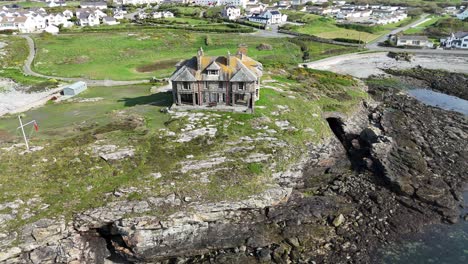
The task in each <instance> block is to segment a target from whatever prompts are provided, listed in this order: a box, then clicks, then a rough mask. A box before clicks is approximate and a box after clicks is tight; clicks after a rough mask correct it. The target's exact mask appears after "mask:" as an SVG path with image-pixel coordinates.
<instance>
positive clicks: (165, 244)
mask: <svg viewBox="0 0 468 264" xmlns="http://www.w3.org/2000/svg"><path fill="white" fill-rule="evenodd" d="M370 93H371V94H373V95H375V98H379V99H381V100H382V101H381V102H380V103H374V102H366V103H364V104H363V105H362V107H361V108H360V109H359V111H357V112H355V113H354V115H352V116H350V117H347V116H343V115H341V114H339V113H326V114H325V115H324V118H325V119H327V121H328V123H329V125H330V127H331V129H332V131H333V132H334V134H335V136H336V137H333V138H330V139H329V140H327V141H325V142H323V144H321V145H314V146H309V153H308V154H307V155H305V156H304V157H302V158H301V159H300V162H298V163H297V164H295V165H294V166H291V167H289V168H288V169H285V170H284V171H283V172H281V173H276V174H275V175H273V178H274V179H275V181H276V183H275V184H274V185H272V187H271V188H268V189H267V190H266V191H264V192H262V193H261V194H258V195H254V196H251V197H249V198H248V199H245V200H240V201H232V202H219V203H200V202H191V201H190V200H184V198H182V197H177V196H176V195H169V196H167V197H152V198H150V199H147V200H142V201H131V202H114V203H110V204H108V205H107V206H104V207H100V208H95V209H92V210H88V211H85V212H83V213H80V214H78V215H76V217H75V218H74V219H73V220H72V221H68V222H67V221H65V220H63V219H48V220H41V221H38V222H35V223H33V224H31V225H28V226H26V227H24V228H23V229H22V231H21V232H19V233H13V234H8V235H5V237H4V238H2V239H1V241H2V242H1V244H0V248H1V252H2V253H0V261H3V262H5V263H63V262H65V263H104V262H109V261H114V262H117V263H125V262H129V263H242V262H244V263H258V262H264V263H271V262H273V263H311V262H313V261H315V262H316V263H347V262H354V263H370V262H372V256H373V252H374V250H375V248H376V247H377V246H379V245H382V244H385V243H387V242H389V241H394V240H396V239H398V237H399V236H400V235H401V234H402V233H407V232H411V231H417V230H418V229H419V228H421V227H422V226H424V225H427V224H430V223H437V222H441V221H444V222H455V221H457V220H458V211H457V206H458V204H460V201H461V199H462V197H461V195H460V192H461V188H462V185H463V183H465V182H467V181H468V175H467V174H466V171H468V164H467V160H468V159H467V158H468V150H467V149H466V147H465V146H467V145H468V144H467V143H468V134H467V132H466V131H468V122H467V120H466V117H465V116H463V115H461V114H456V113H452V112H447V111H444V110H440V109H437V108H432V107H428V106H425V105H423V104H420V103H418V102H417V101H415V100H414V99H412V98H410V97H408V96H407V95H405V94H404V93H401V92H398V91H390V92H389V91H385V93H383V91H382V90H381V89H380V88H379V87H378V86H375V87H370ZM161 211H164V212H165V213H164V214H161V213H160V212H161ZM17 241H20V243H18V242H17Z"/></svg>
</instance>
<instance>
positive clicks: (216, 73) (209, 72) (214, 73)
mask: <svg viewBox="0 0 468 264" xmlns="http://www.w3.org/2000/svg"><path fill="white" fill-rule="evenodd" d="M208 75H218V71H208Z"/></svg>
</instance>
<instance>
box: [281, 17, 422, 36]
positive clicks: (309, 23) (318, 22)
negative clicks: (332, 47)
mask: <svg viewBox="0 0 468 264" xmlns="http://www.w3.org/2000/svg"><path fill="white" fill-rule="evenodd" d="M286 13H287V14H288V15H289V17H290V18H291V20H292V21H298V22H301V23H304V25H300V26H290V25H288V26H286V29H288V30H292V31H295V32H299V33H302V34H307V35H314V36H317V37H321V38H326V39H336V38H344V39H353V40H361V41H364V42H370V41H372V40H375V39H377V38H378V37H380V36H382V35H384V34H386V33H388V32H390V31H391V30H393V29H396V28H398V27H400V26H401V25H404V24H407V23H411V21H413V20H415V19H417V18H411V17H409V18H407V19H404V20H402V21H400V22H397V23H392V24H387V25H383V26H378V27H375V28H374V30H373V31H369V32H372V33H369V32H364V31H359V30H355V29H348V28H344V27H340V26H338V25H337V24H336V21H335V20H334V19H332V18H326V17H322V16H319V15H313V14H306V13H303V12H297V11H290V10H289V11H287V12H286ZM374 31H375V32H374Z"/></svg>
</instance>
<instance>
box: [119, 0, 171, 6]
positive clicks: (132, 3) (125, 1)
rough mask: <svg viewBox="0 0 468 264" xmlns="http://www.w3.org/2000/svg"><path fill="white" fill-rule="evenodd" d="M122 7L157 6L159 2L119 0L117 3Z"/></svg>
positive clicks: (158, 0) (156, 0) (153, 0)
mask: <svg viewBox="0 0 468 264" xmlns="http://www.w3.org/2000/svg"><path fill="white" fill-rule="evenodd" d="M117 2H118V3H119V4H122V5H147V4H159V3H161V2H162V1H161V0H119V1H117Z"/></svg>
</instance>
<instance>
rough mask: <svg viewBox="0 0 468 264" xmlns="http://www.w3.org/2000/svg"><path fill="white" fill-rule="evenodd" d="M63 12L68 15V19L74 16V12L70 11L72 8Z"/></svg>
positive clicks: (65, 15)
mask: <svg viewBox="0 0 468 264" xmlns="http://www.w3.org/2000/svg"><path fill="white" fill-rule="evenodd" d="M62 14H63V16H64V17H66V18H67V19H70V18H72V17H73V12H72V11H70V10H68V9H67V10H65V11H63V12H62Z"/></svg>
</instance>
